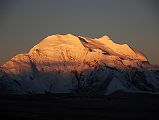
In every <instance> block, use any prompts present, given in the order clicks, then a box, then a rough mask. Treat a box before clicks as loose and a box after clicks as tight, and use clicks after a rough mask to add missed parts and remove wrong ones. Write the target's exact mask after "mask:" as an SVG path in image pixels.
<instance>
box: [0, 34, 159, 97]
mask: <svg viewBox="0 0 159 120" xmlns="http://www.w3.org/2000/svg"><path fill="white" fill-rule="evenodd" d="M118 90H122V91H127V92H158V91H159V69H158V68H157V67H156V66H154V65H151V64H149V62H148V60H147V58H146V56H145V55H144V54H143V53H141V52H139V51H137V50H135V49H134V48H131V47H129V46H128V45H127V44H123V45H120V44H116V43H114V42H113V41H112V40H111V39H110V38H109V37H108V36H103V37H101V38H98V39H97V38H95V39H92V38H87V37H82V36H74V35H71V34H67V35H52V36H49V37H47V38H45V39H44V40H42V41H41V42H40V43H39V44H37V45H35V46H34V47H33V48H32V49H31V50H30V51H29V52H28V53H25V54H19V55H16V56H15V57H13V58H12V59H11V60H10V61H8V62H6V63H5V64H4V65H2V66H1V67H0V92H1V93H2V94H28V93H35V94H37V93H46V92H50V93H81V94H103V95H105V94H110V93H112V92H115V91H118Z"/></svg>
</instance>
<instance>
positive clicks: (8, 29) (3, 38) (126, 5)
mask: <svg viewBox="0 0 159 120" xmlns="http://www.w3.org/2000/svg"><path fill="white" fill-rule="evenodd" d="M56 33H58V34H67V33H71V34H75V35H83V36H88V37H100V36H102V35H105V34H106V35H108V36H109V37H111V38H112V39H113V40H114V41H115V42H117V43H127V44H129V45H130V46H131V47H134V48H137V49H138V50H140V51H142V52H143V53H144V54H145V55H146V56H147V57H148V59H149V60H150V62H151V63H154V64H159V47H158V46H159V2H158V0H1V1H0V64H2V63H4V62H5V61H6V60H9V59H10V58H11V57H13V56H14V55H16V54H18V53H23V52H28V50H29V49H30V48H32V47H33V46H34V45H35V44H37V43H38V42H39V41H40V40H42V39H43V38H45V37H47V36H48V35H51V34H56Z"/></svg>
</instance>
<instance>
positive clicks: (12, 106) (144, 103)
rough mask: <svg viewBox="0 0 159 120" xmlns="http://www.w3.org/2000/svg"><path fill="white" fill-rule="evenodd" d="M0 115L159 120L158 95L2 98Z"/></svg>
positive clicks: (29, 119)
mask: <svg viewBox="0 0 159 120" xmlns="http://www.w3.org/2000/svg"><path fill="white" fill-rule="evenodd" d="M0 116H1V117H0V119H1V120H3V119H12V120H13V119H15V120H16V119H21V120H26V119H27V120H32V119H38V120H41V119H43V120H56V119H60V118H61V119H63V120H66V119H68V120H82V119H86V120H94V119H96V120H112V119H113V120H114V119H118V120H120V119H129V118H131V119H134V120H136V119H139V120H142V119H144V120H145V119H149V120H153V119H154V120H159V95H151V94H141V93H140V94H126V93H122V94H121V93H120V94H119V93H116V94H113V95H109V96H80V95H70V94H51V95H49V94H47V95H22V96H13V95H12V96H11V95H10V96H6V95H3V96H2V95H1V96H0Z"/></svg>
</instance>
